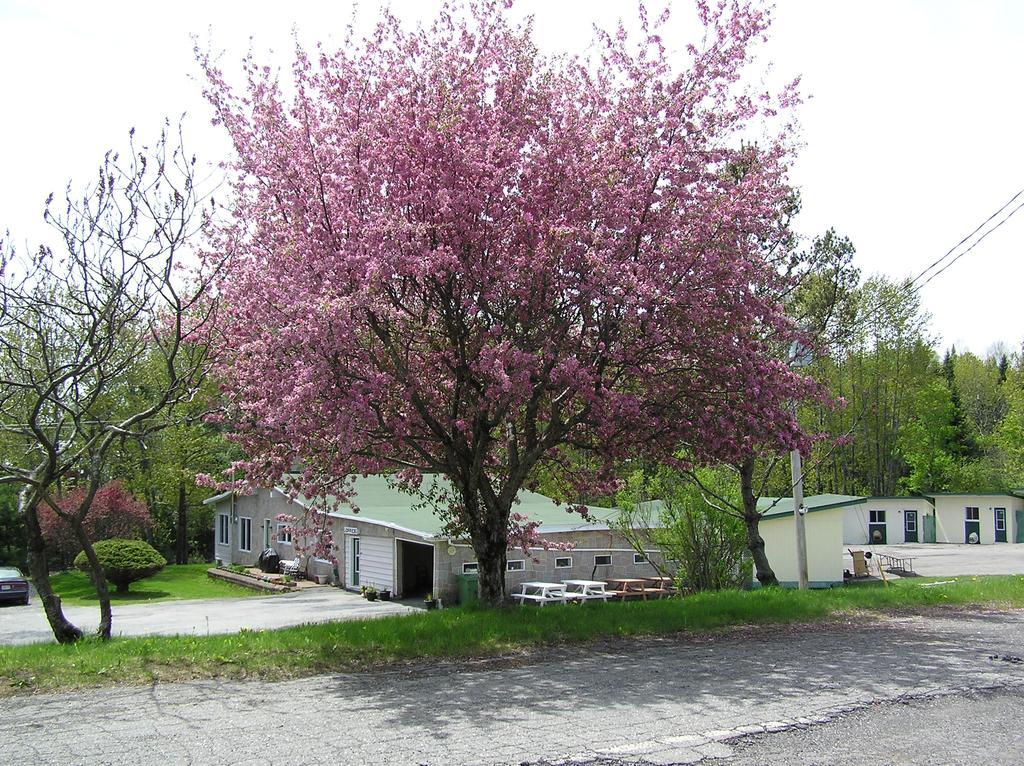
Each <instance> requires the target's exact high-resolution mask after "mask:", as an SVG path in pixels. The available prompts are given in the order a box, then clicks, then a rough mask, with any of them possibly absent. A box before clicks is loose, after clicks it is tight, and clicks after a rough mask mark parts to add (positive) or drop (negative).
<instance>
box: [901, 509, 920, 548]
mask: <svg viewBox="0 0 1024 766" xmlns="http://www.w3.org/2000/svg"><path fill="white" fill-rule="evenodd" d="M903 542H905V543H916V542H917V511H904V512H903Z"/></svg>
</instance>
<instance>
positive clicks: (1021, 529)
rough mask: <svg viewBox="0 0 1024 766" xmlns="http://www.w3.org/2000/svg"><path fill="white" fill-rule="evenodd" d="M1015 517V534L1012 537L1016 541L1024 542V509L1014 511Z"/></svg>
mask: <svg viewBox="0 0 1024 766" xmlns="http://www.w3.org/2000/svg"><path fill="white" fill-rule="evenodd" d="M1014 516H1016V518H1017V534H1016V536H1015V537H1014V538H1013V539H1014V540H1015V541H1017V542H1018V543H1024V511H1014Z"/></svg>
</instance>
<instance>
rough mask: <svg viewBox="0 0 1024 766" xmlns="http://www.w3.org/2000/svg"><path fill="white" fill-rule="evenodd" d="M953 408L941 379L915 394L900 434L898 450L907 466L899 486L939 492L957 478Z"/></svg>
mask: <svg viewBox="0 0 1024 766" xmlns="http://www.w3.org/2000/svg"><path fill="white" fill-rule="evenodd" d="M958 446H959V445H958V443H957V423H956V408H955V405H954V403H953V396H952V394H951V392H950V390H949V388H948V386H947V385H946V384H945V381H943V380H941V379H940V380H934V381H932V382H931V383H930V384H929V385H927V386H926V387H924V388H923V389H921V391H920V392H919V393H918V395H917V397H916V402H915V415H914V417H913V418H912V419H911V421H910V422H909V423H908V424H907V425H906V426H905V427H904V429H903V432H902V433H901V434H900V440H899V450H900V454H901V455H902V456H903V458H904V459H905V460H906V461H907V464H908V465H909V466H910V475H909V476H907V477H905V478H904V479H902V480H901V488H903V489H905V490H907V491H910V492H926V491H931V492H942V491H945V490H948V489H950V487H951V486H952V485H953V482H954V481H955V478H956V473H957V466H958V456H957V454H955V451H956V450H957V448H958Z"/></svg>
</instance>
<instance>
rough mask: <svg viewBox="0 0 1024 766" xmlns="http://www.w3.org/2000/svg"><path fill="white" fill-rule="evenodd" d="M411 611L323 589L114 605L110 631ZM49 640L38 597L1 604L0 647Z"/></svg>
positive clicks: (212, 629) (72, 612)
mask: <svg viewBox="0 0 1024 766" xmlns="http://www.w3.org/2000/svg"><path fill="white" fill-rule="evenodd" d="M414 611H416V608H415V607H412V606H408V605H406V604H401V603H398V602H394V601H374V602H369V601H367V600H365V599H364V598H362V597H361V596H359V595H358V594H356V593H349V592H348V591H344V590H341V589H340V588H329V587H323V588H309V589H307V590H303V591H300V592H298V593H286V594H281V595H275V596H258V597H253V598H230V599H205V600H200V601H160V602H157V603H155V604H123V605H122V604H115V605H114V630H113V632H114V635H118V636H153V635H179V634H198V635H208V634H211V633H237V632H238V631H239V630H241V629H242V628H248V629H249V630H269V629H272V628H285V627H288V626H290V625H302V624H304V623H310V622H330V621H333V620H359V619H364V618H368V617H383V616H385V615H390V614H407V613H409V612H414ZM64 613H65V614H66V615H67V617H68V619H69V620H71V621H72V622H73V623H75V625H77V626H78V627H80V628H82V629H83V630H85V631H87V632H89V631H94V630H95V629H96V627H97V626H98V625H99V609H98V608H97V607H95V606H68V607H65V608H64ZM52 640H53V633H52V632H51V631H50V626H49V624H48V623H47V622H46V615H45V614H44V612H43V607H42V604H41V603H40V601H39V599H38V598H34V599H33V601H32V603H31V604H29V605H28V606H6V607H0V645H2V644H28V643H34V642H37V641H52Z"/></svg>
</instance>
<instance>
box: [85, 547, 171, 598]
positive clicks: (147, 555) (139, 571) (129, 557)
mask: <svg viewBox="0 0 1024 766" xmlns="http://www.w3.org/2000/svg"><path fill="white" fill-rule="evenodd" d="M93 549H95V551H96V556H97V558H99V560H100V566H102V567H103V574H104V575H106V577H107V579H108V580H110V582H112V583H114V585H116V586H117V592H118V593H127V592H128V586H129V584H131V583H133V582H135V581H136V580H143V579H145V578H147V577H152V576H153V575H155V574H156V573H157V572H159V571H160V570H161V569H163V568H164V567H165V566H166V565H167V559H165V558H164V557H163V556H161V555H160V554H159V553H158V552H157V550H156V549H155V548H154V547H153V546H152V545H150V544H149V543H147V542H145V541H143V540H122V539H120V538H115V539H113V540H100V541H99V542H98V543H95V544H94V545H93ZM75 566H76V567H78V568H79V569H81V570H82V571H84V572H88V571H89V561H88V560H87V559H86V557H85V551H82V552H81V553H79V554H78V555H77V556H76V557H75Z"/></svg>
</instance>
